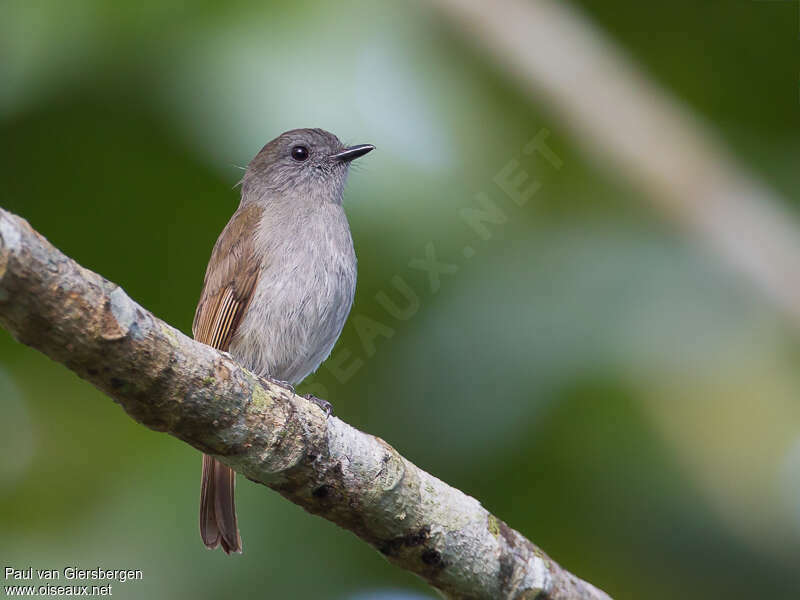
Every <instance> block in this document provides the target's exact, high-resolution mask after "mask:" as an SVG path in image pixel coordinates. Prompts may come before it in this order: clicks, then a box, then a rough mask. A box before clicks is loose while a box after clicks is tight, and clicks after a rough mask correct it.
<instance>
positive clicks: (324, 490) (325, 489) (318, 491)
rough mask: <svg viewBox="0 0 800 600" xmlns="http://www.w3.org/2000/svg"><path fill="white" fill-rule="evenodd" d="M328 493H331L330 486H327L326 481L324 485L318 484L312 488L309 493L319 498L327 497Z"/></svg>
mask: <svg viewBox="0 0 800 600" xmlns="http://www.w3.org/2000/svg"><path fill="white" fill-rule="evenodd" d="M330 493H331V486H329V485H328V484H327V483H326V484H324V485H321V486H319V487H318V488H314V490H313V491H312V492H311V495H312V496H314V498H319V499H320V500H321V499H324V498H327V497H328V496H329V495H330Z"/></svg>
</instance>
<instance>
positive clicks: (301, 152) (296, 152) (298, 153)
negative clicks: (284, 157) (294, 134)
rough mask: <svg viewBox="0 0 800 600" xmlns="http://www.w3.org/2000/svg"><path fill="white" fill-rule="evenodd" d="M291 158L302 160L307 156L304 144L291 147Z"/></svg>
mask: <svg viewBox="0 0 800 600" xmlns="http://www.w3.org/2000/svg"><path fill="white" fill-rule="evenodd" d="M292 158H293V159H295V160H296V161H298V162H303V161H304V160H306V159H307V158H308V148H306V147H305V146H295V147H294V148H292Z"/></svg>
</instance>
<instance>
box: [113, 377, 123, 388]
mask: <svg viewBox="0 0 800 600" xmlns="http://www.w3.org/2000/svg"><path fill="white" fill-rule="evenodd" d="M124 385H125V380H124V379H120V378H119V377H112V378H111V389H114V390H118V389H120V388H121V387H122V386H124Z"/></svg>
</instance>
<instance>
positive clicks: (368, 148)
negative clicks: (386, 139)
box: [331, 144, 375, 163]
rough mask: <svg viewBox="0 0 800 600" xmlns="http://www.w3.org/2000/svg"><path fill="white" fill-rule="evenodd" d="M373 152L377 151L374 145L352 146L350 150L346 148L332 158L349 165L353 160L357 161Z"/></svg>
mask: <svg viewBox="0 0 800 600" xmlns="http://www.w3.org/2000/svg"><path fill="white" fill-rule="evenodd" d="M373 150H375V146H373V145H372V144H359V145H358V146H350V147H349V148H345V149H344V150H342V151H341V152H339V153H338V154H334V155H333V156H331V158H332V159H334V160H339V161H341V162H345V163H348V162H350V161H351V160H355V159H356V158H358V157H359V156H364V155H365V154H366V153H367V152H372V151H373Z"/></svg>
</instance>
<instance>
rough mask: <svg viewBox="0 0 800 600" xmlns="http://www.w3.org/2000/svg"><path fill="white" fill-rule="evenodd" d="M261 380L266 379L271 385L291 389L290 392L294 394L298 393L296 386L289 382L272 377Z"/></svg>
mask: <svg viewBox="0 0 800 600" xmlns="http://www.w3.org/2000/svg"><path fill="white" fill-rule="evenodd" d="M261 379H265V380H267V381H269V382H270V383H274V384H275V385H279V386H281V387H285V388H289V391H291V392H292V393H293V394H295V393H296V392H295V391H294V386H293V385H292V384H291V383H289V382H288V381H281V380H280V379H275V378H274V377H270V376H269V375H267V376H265V377H262V378H261Z"/></svg>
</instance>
